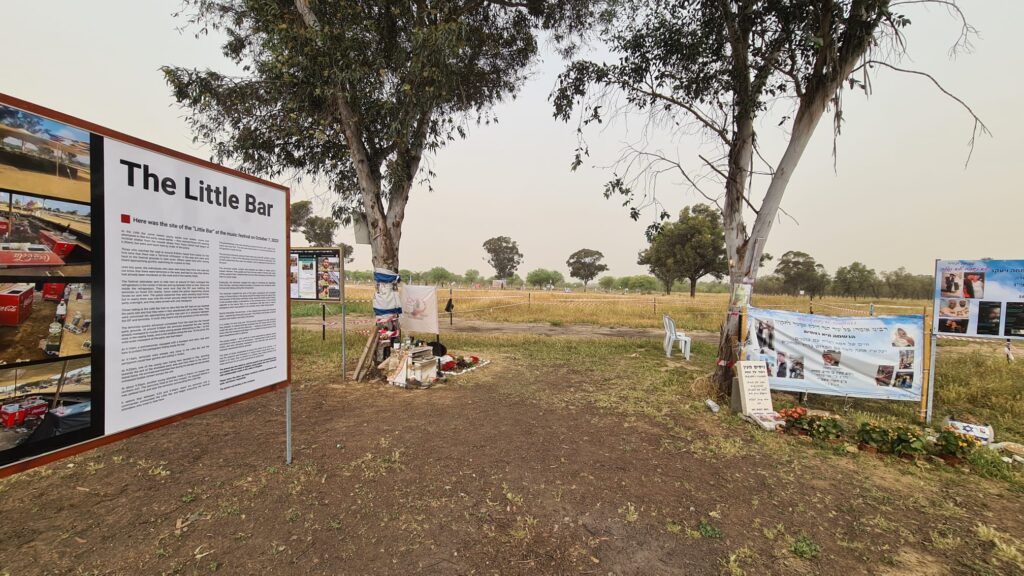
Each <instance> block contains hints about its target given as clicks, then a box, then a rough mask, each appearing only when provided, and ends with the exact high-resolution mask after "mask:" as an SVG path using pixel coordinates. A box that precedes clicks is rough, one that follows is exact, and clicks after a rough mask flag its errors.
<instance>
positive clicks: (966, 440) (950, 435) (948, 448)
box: [935, 427, 978, 458]
mask: <svg viewBox="0 0 1024 576" xmlns="http://www.w3.org/2000/svg"><path fill="white" fill-rule="evenodd" d="M977 446H978V441H977V440H975V439H974V437H973V436H966V435H964V434H959V433H957V432H956V430H954V429H953V428H952V427H947V428H946V429H945V430H943V431H942V432H939V434H938V436H936V437H935V452H936V453H937V454H939V455H940V456H955V457H956V458H967V456H969V455H970V453H971V452H973V451H974V449H975V448H976V447H977Z"/></svg>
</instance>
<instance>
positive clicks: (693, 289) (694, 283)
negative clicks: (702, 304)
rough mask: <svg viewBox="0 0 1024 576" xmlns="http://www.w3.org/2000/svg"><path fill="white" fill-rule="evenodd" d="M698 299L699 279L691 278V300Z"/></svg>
mask: <svg viewBox="0 0 1024 576" xmlns="http://www.w3.org/2000/svg"><path fill="white" fill-rule="evenodd" d="M696 297H697V279H696V278H690V298H696Z"/></svg>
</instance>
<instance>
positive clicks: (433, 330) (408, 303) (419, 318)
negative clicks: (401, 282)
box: [402, 285, 440, 334]
mask: <svg viewBox="0 0 1024 576" xmlns="http://www.w3.org/2000/svg"><path fill="white" fill-rule="evenodd" d="M402 329H403V330H406V331H408V332H423V333H426V334H440V332H439V329H438V323H437V288H435V287H433V286H409V285H405V286H402Z"/></svg>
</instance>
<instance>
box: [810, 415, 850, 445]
mask: <svg viewBox="0 0 1024 576" xmlns="http://www.w3.org/2000/svg"><path fill="white" fill-rule="evenodd" d="M844 431H845V430H844V429H843V424H842V422H840V421H839V420H838V419H837V418H832V417H830V416H824V417H812V418H811V419H810V429H809V430H808V434H810V436H811V438H814V439H815V440H834V439H836V438H840V437H842V435H843V432H844Z"/></svg>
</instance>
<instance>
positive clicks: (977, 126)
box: [853, 60, 992, 168]
mask: <svg viewBox="0 0 1024 576" xmlns="http://www.w3.org/2000/svg"><path fill="white" fill-rule="evenodd" d="M873 65H878V66H882V67H884V68H889V69H890V70H894V71H896V72H902V73H904V74H912V75H914V76H923V77H925V78H927V79H928V80H931V82H932V84H934V85H935V87H936V88H938V89H939V91H940V92H942V93H943V94H945V95H946V96H948V97H950V98H952V99H953V101H955V102H956V103H957V104H959V105H960V106H961V107H962V108H963V109H964V110H966V111H967V113H968V114H970V115H971V118H972V119H974V127H973V129H972V130H971V139H970V140H968V141H967V146H968V148H969V149H970V150H969V152H968V153H967V161H966V162H964V167H965V168H966V167H967V165H968V164H970V162H971V156H972V155H973V154H974V144H975V140H976V138H977V136H978V134H979V133H980V134H982V135H986V136H991V135H992V131H990V130H989V129H988V126H986V125H985V123H984V122H982V120H981V118H980V117H979V116H978V115H977V114H975V112H974V110H973V109H972V108H971V107H970V106H968V105H967V103H966V102H964V101H963V100H961V99H960V98H959V97H957V96H956V95H955V94H953V93H952V92H950V91H949V90H947V89H946V88H945V86H943V85H942V84H941V83H940V82H939V81H938V80H936V79H935V77H934V76H932V75H931V74H929V73H927V72H921V71H920V70H910V69H907V68H900V67H899V66H893V65H892V64H889V63H888V62H882V61H880V60H865V61H864V63H863V64H861V65H860V66H858V67H857V68H854V70H853V72H856V71H857V70H859V69H860V68H863V67H865V66H868V67H870V66H873Z"/></svg>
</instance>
